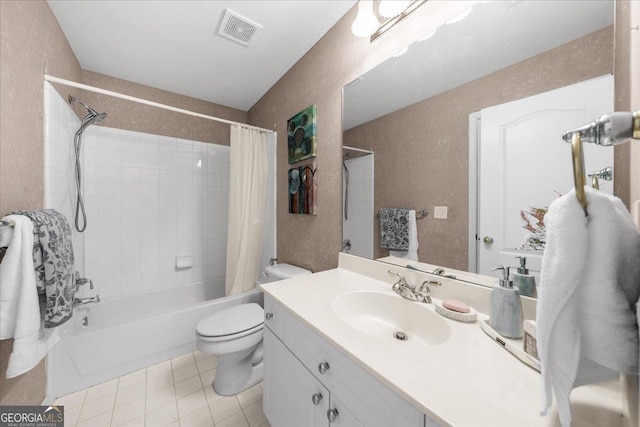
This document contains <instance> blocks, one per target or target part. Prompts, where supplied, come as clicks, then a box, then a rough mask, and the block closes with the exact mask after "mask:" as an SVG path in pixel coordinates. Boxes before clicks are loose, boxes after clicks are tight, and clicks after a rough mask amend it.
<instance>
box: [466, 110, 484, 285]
mask: <svg viewBox="0 0 640 427" xmlns="http://www.w3.org/2000/svg"><path fill="white" fill-rule="evenodd" d="M480 120H481V115H480V111H476V112H475V113H471V114H469V235H468V242H469V243H468V251H467V253H468V260H467V263H468V264H467V265H468V271H469V272H470V273H477V272H478V270H477V268H478V265H477V263H478V241H477V233H478V190H479V188H480V176H478V172H479V170H480V164H479V163H480V157H479V156H478V154H479V151H480V150H479V146H480Z"/></svg>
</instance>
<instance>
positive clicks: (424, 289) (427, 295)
mask: <svg viewBox="0 0 640 427" xmlns="http://www.w3.org/2000/svg"><path fill="white" fill-rule="evenodd" d="M429 285H431V286H442V283H440V282H438V281H437V280H425V281H424V282H422V284H421V285H420V288H418V301H420V302H424V303H426V304H431V303H432V302H433V301H432V300H431V289H430V288H429Z"/></svg>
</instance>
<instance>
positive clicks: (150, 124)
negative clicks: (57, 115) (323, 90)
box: [76, 70, 247, 145]
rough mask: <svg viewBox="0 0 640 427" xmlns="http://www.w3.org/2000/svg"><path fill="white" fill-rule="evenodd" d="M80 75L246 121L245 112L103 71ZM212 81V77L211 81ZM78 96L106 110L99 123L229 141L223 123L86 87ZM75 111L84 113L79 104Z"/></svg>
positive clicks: (122, 90) (169, 102)
mask: <svg viewBox="0 0 640 427" xmlns="http://www.w3.org/2000/svg"><path fill="white" fill-rule="evenodd" d="M81 79H82V80H81V83H84V84H87V85H90V86H95V87H99V88H101V89H107V90H111V91H115V92H120V93H123V94H126V95H130V96H135V97H137V98H143V99H147V100H150V101H154V102H159V103H161V104H166V105H170V106H172V107H178V108H183V109H185V110H190V111H195V112H197V113H201V114H207V115H210V116H215V117H220V118H223V119H227V120H233V121H237V122H241V123H246V122H247V113H246V112H245V111H240V110H236V109H235V108H229V107H225V106H222V105H218V104H213V103H210V102H206V101H201V100H199V99H195V98H190V97H188V96H183V95H178V94H175V93H172V92H167V91H164V90H160V89H156V88H152V87H149V86H144V85H141V84H138V83H133V82H130V81H126V80H121V79H116V78H114V77H109V76H106V75H104V74H98V73H94V72H91V71H87V70H82V76H81ZM214 83H215V82H213V81H212V84H214ZM80 99H82V100H83V101H84V102H85V103H86V104H88V105H90V106H91V107H93V108H94V109H96V110H97V111H98V112H100V113H101V112H103V111H104V112H106V113H107V117H106V118H105V119H104V121H102V122H101V124H102V125H104V126H107V127H114V128H118V129H123V130H132V131H137V132H144V133H151V134H155V135H164V136H172V137H176V138H184V139H190V140H195V141H202V142H213V143H216V144H223V145H229V132H230V130H229V129H230V128H229V125H228V124H226V123H219V122H214V121H211V120H206V119H201V118H198V117H192V116H187V115H184V114H181V113H175V112H172V111H167V110H162V109H159V108H156V107H150V106H147V105H142V104H137V103H135V102H131V101H126V100H123V99H118V98H114V97H111V96H107V95H101V94H97V93H93V92H89V91H86V90H83V91H82V92H81V94H80ZM76 112H78V114H80V115H83V114H85V111H83V110H82V107H76Z"/></svg>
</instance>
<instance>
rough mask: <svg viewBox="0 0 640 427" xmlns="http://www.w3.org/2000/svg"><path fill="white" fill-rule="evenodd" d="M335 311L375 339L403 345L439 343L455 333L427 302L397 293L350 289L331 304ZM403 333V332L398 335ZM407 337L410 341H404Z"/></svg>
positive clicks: (347, 321) (341, 317)
mask: <svg viewBox="0 0 640 427" xmlns="http://www.w3.org/2000/svg"><path fill="white" fill-rule="evenodd" d="M331 306H332V308H333V311H334V313H335V314H336V315H337V316H338V317H339V318H340V319H341V320H342V321H344V322H345V323H347V324H348V325H349V326H351V327H352V328H355V329H357V330H358V331H360V332H362V333H364V334H366V335H369V336H371V337H373V338H377V339H381V340H385V341H390V342H398V343H400V344H409V343H411V344H417V345H425V346H428V345H435V344H440V343H441V342H444V341H446V340H447V338H449V336H450V335H451V329H450V328H449V325H447V323H446V322H445V320H444V319H442V317H441V316H440V315H439V314H437V313H435V312H434V311H433V310H431V309H429V308H428V307H427V306H426V305H425V304H423V303H419V302H415V301H409V300H407V299H404V298H401V297H400V296H397V295H394V294H385V293H380V292H371V291H355V292H348V293H345V294H342V295H339V296H337V297H336V298H335V299H334V300H333V302H332V303H331ZM397 332H401V334H400V335H396V333H397ZM403 334H404V337H406V340H403V339H402V338H403Z"/></svg>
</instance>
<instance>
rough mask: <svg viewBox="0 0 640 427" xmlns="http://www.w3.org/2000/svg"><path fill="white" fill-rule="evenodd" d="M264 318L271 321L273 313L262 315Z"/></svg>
mask: <svg viewBox="0 0 640 427" xmlns="http://www.w3.org/2000/svg"><path fill="white" fill-rule="evenodd" d="M264 317H266V318H267V320H271V319H272V318H273V313H267V314H265V315H264Z"/></svg>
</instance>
